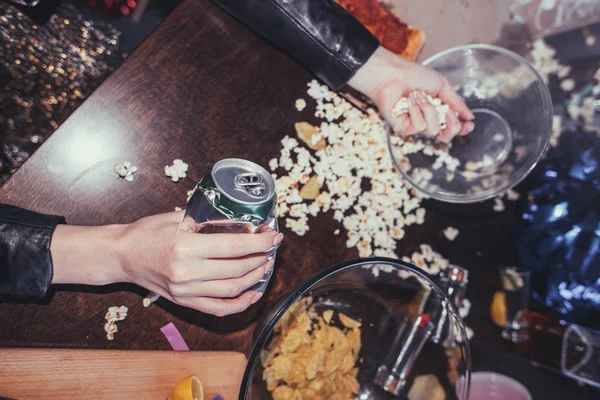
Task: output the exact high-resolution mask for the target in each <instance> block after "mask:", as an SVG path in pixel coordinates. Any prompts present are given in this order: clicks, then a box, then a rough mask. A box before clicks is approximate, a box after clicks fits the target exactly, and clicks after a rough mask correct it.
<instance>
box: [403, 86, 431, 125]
mask: <svg viewBox="0 0 600 400" xmlns="http://www.w3.org/2000/svg"><path fill="white" fill-rule="evenodd" d="M408 116H409V118H410V125H409V128H408V131H407V133H406V134H407V135H416V134H417V133H422V132H424V131H425V129H427V122H426V121H425V118H424V117H423V112H422V111H421V107H419V100H418V98H417V95H416V92H411V93H410V94H409V95H408Z"/></svg>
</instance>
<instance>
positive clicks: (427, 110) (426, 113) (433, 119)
mask: <svg viewBox="0 0 600 400" xmlns="http://www.w3.org/2000/svg"><path fill="white" fill-rule="evenodd" d="M415 96H416V97H417V101H418V102H419V107H420V108H421V112H422V113H423V117H424V119H425V122H426V123H427V127H426V128H425V130H424V132H423V133H425V134H426V135H430V136H435V135H437V134H438V133H439V132H440V121H439V120H438V117H437V112H436V111H435V107H434V106H433V105H432V104H431V103H430V102H429V100H427V97H425V95H424V94H423V93H422V92H416V94H415Z"/></svg>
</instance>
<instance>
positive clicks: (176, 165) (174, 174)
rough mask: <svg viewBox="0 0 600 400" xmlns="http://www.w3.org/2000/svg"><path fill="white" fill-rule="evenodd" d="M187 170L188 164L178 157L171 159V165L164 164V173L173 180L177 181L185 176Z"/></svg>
mask: <svg viewBox="0 0 600 400" xmlns="http://www.w3.org/2000/svg"><path fill="white" fill-rule="evenodd" d="M187 171H188V165H187V164H186V163H184V162H183V161H182V160H180V159H175V160H173V165H167V166H165V175H167V176H168V177H169V178H171V180H172V181H173V182H178V181H179V179H183V178H185V177H186V172H187Z"/></svg>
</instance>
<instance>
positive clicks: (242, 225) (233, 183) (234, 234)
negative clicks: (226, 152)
mask: <svg viewBox="0 0 600 400" xmlns="http://www.w3.org/2000/svg"><path fill="white" fill-rule="evenodd" d="M275 206H276V196H275V182H274V180H273V178H272V177H271V175H270V174H269V173H268V172H267V171H266V170H265V169H264V168H262V167H260V166H259V165H257V164H254V163H252V162H250V161H246V160H241V159H225V160H221V161H219V162H218V163H216V164H215V166H214V167H213V169H212V172H211V174H210V175H207V176H205V177H204V178H203V179H202V180H201V181H200V183H199V184H198V186H197V187H196V190H195V191H194V193H193V195H192V197H191V198H190V201H189V202H188V206H187V208H186V212H185V217H184V219H183V222H182V223H181V227H180V228H181V232H182V234H192V235H195V234H199V236H203V237H204V236H205V235H207V234H217V235H214V236H218V238H217V237H211V238H210V239H207V240H210V241H211V242H215V240H216V239H219V240H218V242H219V243H220V244H219V245H217V247H222V248H223V250H222V251H223V252H225V251H226V249H230V248H231V247H234V248H238V250H241V248H244V247H245V246H246V245H243V244H242V243H243V242H246V241H248V239H249V238H245V239H244V240H242V237H246V235H247V234H256V233H259V234H260V235H257V236H264V235H266V234H271V235H275V236H273V243H272V246H270V247H269V248H268V249H264V251H262V253H261V254H254V255H251V254H240V255H239V256H238V257H244V258H245V259H248V263H251V260H252V259H256V258H257V257H258V258H259V259H260V257H266V263H267V264H266V267H265V268H264V271H263V272H264V273H263V275H262V276H261V277H260V279H258V280H254V281H253V284H252V285H250V286H246V287H245V290H244V291H243V292H244V293H243V294H242V295H241V296H240V297H244V296H246V297H247V296H248V295H246V293H253V295H252V296H253V297H252V299H251V301H252V304H253V303H254V302H256V301H258V299H260V297H261V296H262V293H263V292H264V290H265V288H266V286H267V284H268V282H269V280H270V277H271V275H272V273H273V264H274V259H275V253H276V250H277V247H279V244H280V242H281V240H282V239H283V235H281V234H278V233H277V231H278V225H277V218H276V216H275ZM210 236H213V235H210ZM253 236H254V235H253ZM256 240H258V238H255V239H254V241H256ZM236 243H237V244H236ZM244 251H247V249H246V248H244ZM242 252H243V251H242ZM220 254H224V253H220ZM221 258H223V257H221ZM199 268H200V266H199ZM259 269H260V268H257V269H256V270H254V271H252V272H248V271H245V272H247V276H246V275H245V276H244V277H241V276H239V275H240V274H238V275H236V278H237V279H242V278H245V279H246V281H244V282H246V283H247V282H250V281H252V280H253V279H254V278H256V276H255V275H257V274H258V272H256V271H258V270H259ZM223 273H225V272H224V271H223V272H221V274H223ZM225 274H226V273H225ZM217 276H220V275H219V273H217ZM223 278H224V277H223ZM223 278H214V279H223ZM221 283H222V282H221ZM218 284H219V282H218V281H215V285H218ZM239 287H240V286H239V284H238V285H236V288H237V289H239ZM239 294H240V293H235V295H236V296H237V295H239ZM158 297H159V294H158V293H156V292H153V293H150V295H149V296H148V297H146V298H145V299H144V306H149V305H150V304H151V303H152V302H153V301H155V300H156V299H158ZM215 297H232V296H222V295H220V296H219V295H216V296H215ZM238 312H239V311H238Z"/></svg>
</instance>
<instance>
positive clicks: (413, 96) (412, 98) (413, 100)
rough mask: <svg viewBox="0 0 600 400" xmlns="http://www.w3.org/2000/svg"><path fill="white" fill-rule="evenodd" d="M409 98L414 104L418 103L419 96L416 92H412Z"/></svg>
mask: <svg viewBox="0 0 600 400" xmlns="http://www.w3.org/2000/svg"><path fill="white" fill-rule="evenodd" d="M408 99H409V100H410V102H411V104H412V105H413V106H414V105H416V104H417V96H416V95H415V92H410V94H409V95H408Z"/></svg>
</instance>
